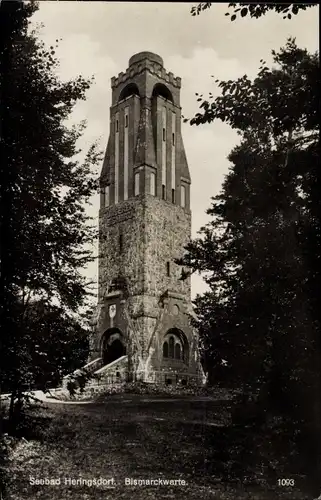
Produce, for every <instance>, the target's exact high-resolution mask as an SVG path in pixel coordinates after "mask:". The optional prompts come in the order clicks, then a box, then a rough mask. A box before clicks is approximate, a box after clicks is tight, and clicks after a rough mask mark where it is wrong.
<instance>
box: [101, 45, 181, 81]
mask: <svg viewBox="0 0 321 500" xmlns="http://www.w3.org/2000/svg"><path fill="white" fill-rule="evenodd" d="M146 70H147V71H149V72H150V73H152V74H154V75H156V76H157V77H158V78H160V79H162V80H163V81H164V83H165V82H166V83H169V84H171V85H173V87H176V88H181V81H182V80H181V78H179V77H176V76H174V74H173V73H172V72H170V71H169V72H167V71H166V69H165V68H164V67H163V59H162V58H161V57H160V56H158V55H157V54H153V53H152V52H140V53H138V54H135V55H134V56H132V57H131V58H130V59H129V67H128V68H127V70H126V71H125V72H121V73H119V75H118V76H117V77H115V76H114V77H112V79H111V87H112V88H113V89H114V88H116V87H118V85H120V84H121V83H125V82H126V81H127V80H129V79H131V78H133V77H134V76H135V75H138V74H139V73H142V72H143V71H146Z"/></svg>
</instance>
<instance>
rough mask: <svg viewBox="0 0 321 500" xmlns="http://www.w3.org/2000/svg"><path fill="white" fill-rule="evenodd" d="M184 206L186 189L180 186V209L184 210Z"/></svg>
mask: <svg viewBox="0 0 321 500" xmlns="http://www.w3.org/2000/svg"><path fill="white" fill-rule="evenodd" d="M185 206H186V188H185V186H181V207H183V208H185Z"/></svg>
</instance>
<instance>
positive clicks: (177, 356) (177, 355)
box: [175, 343, 182, 359]
mask: <svg viewBox="0 0 321 500" xmlns="http://www.w3.org/2000/svg"><path fill="white" fill-rule="evenodd" d="M181 357H182V356H181V346H180V344H178V343H177V344H175V359H181Z"/></svg>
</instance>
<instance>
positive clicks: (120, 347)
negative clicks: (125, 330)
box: [101, 328, 126, 365]
mask: <svg viewBox="0 0 321 500" xmlns="http://www.w3.org/2000/svg"><path fill="white" fill-rule="evenodd" d="M125 354H126V347H125V343H124V339H123V335H122V333H121V331H120V330H119V329H118V328H111V329H109V330H107V331H106V332H105V333H104V335H103V337H102V345H101V357H102V360H103V364H104V365H109V363H112V362H113V361H115V360H116V359H118V358H121V357H122V356H125Z"/></svg>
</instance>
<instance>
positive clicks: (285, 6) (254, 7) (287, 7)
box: [191, 2, 318, 21]
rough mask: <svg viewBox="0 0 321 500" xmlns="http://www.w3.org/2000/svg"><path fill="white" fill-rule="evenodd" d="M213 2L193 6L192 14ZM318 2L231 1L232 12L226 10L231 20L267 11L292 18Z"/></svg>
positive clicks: (194, 14)
mask: <svg viewBox="0 0 321 500" xmlns="http://www.w3.org/2000/svg"><path fill="white" fill-rule="evenodd" d="M212 5H213V3H212V2H201V3H199V4H197V5H196V6H193V7H192V8H191V14H192V16H198V15H199V14H200V13H201V12H203V11H204V10H207V9H209V8H211V7H212ZM316 5H318V4H317V3H306V4H298V3H272V2H271V3H243V2H242V3H234V2H233V3H229V4H228V7H229V9H231V11H232V14H230V12H226V14H225V15H226V16H230V19H231V21H235V19H237V16H238V15H240V16H241V17H246V16H247V15H250V17H251V18H255V19H257V18H259V17H261V16H264V15H265V14H267V12H270V11H274V12H276V13H277V14H281V15H282V16H283V19H291V18H292V16H293V15H294V16H295V15H297V14H298V13H299V12H300V11H302V10H306V9H308V8H309V7H315V6H316Z"/></svg>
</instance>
